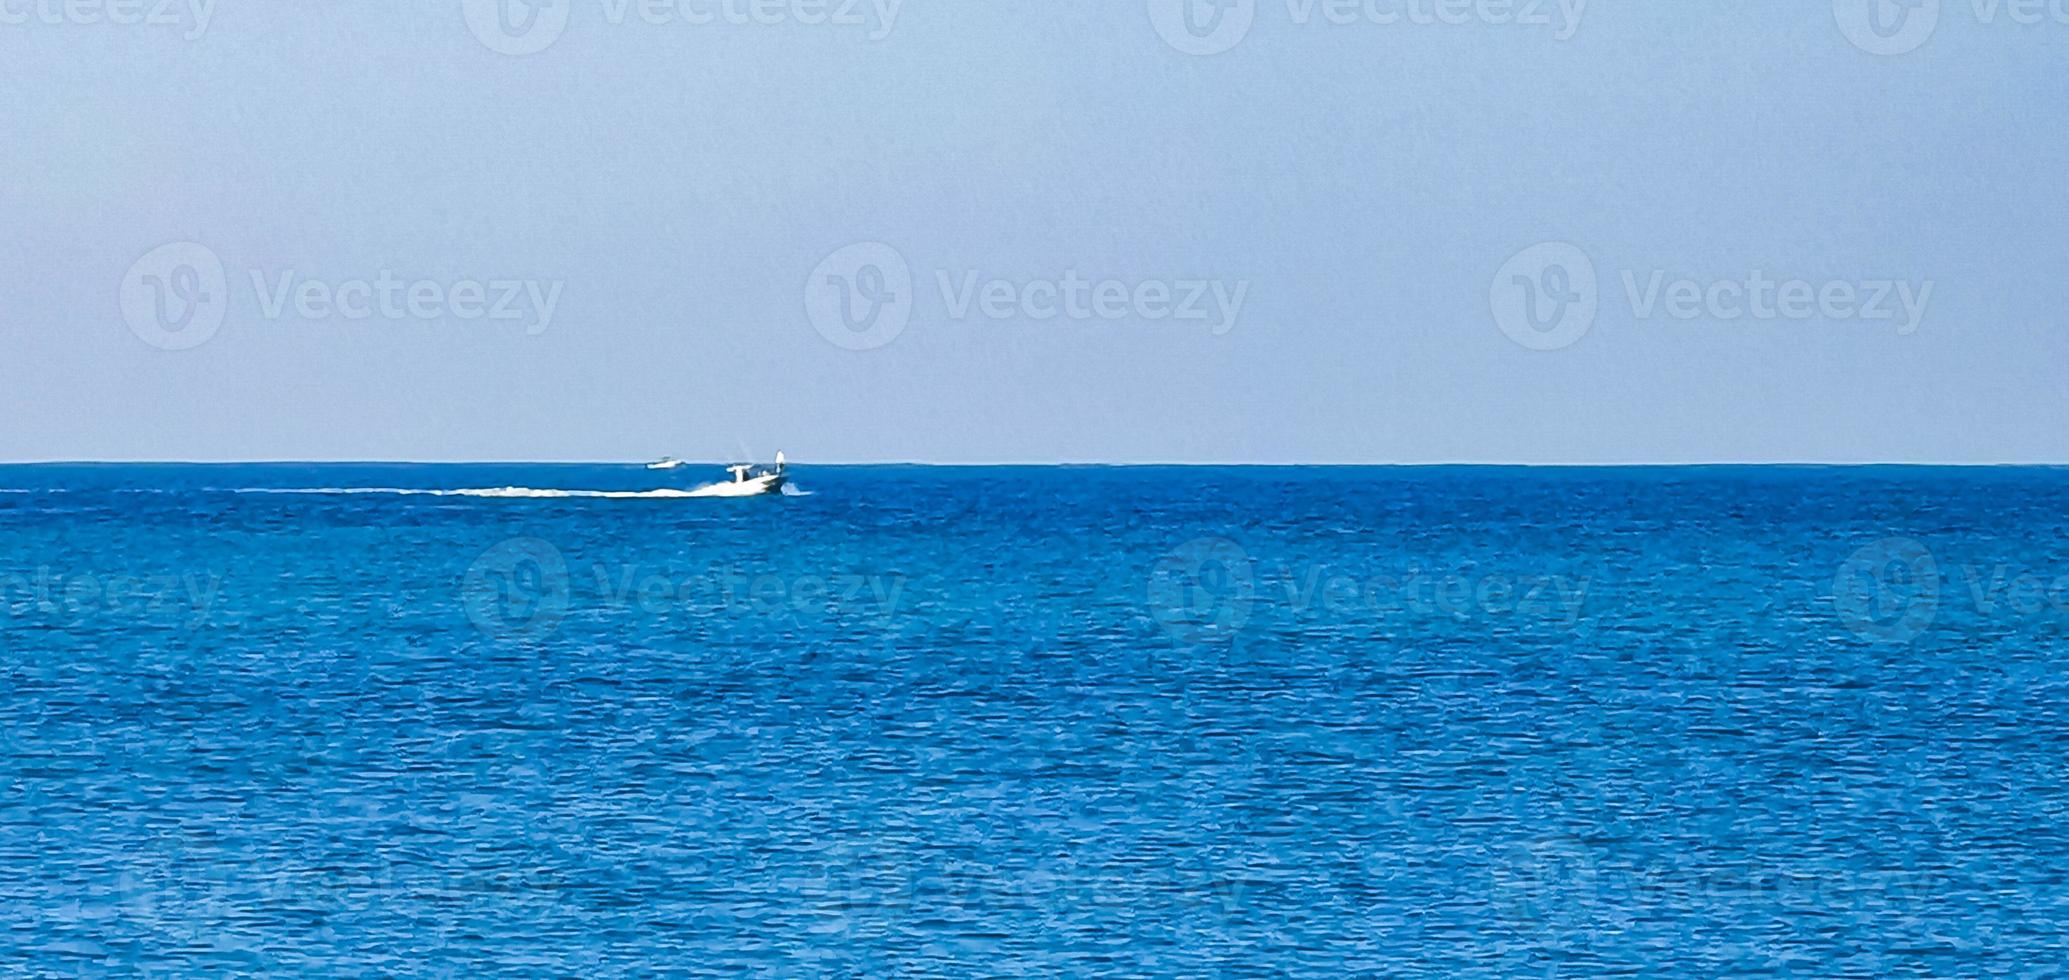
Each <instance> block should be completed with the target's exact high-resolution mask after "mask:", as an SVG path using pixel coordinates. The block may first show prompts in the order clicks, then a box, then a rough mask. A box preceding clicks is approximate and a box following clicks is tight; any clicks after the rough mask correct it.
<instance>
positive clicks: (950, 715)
mask: <svg viewBox="0 0 2069 980" xmlns="http://www.w3.org/2000/svg"><path fill="white" fill-rule="evenodd" d="M688 474H694V475H688ZM703 475H704V474H703V471H701V470H691V471H677V472H673V473H655V472H648V471H645V470H642V469H640V468H638V467H629V466H620V467H610V466H375V465H354V466H330V465H326V466H305V465H268V466H71V465H66V466H22V467H0V617H4V618H0V663H4V665H5V673H4V677H0V680H4V687H0V733H4V737H5V742H4V745H0V758H4V766H0V970H4V971H5V972H6V973H7V974H10V975H24V974H25V975H48V976H73V975H81V974H109V973H114V974H138V973H141V974H146V975H162V976H202V975H208V976H215V975H227V974H273V975H309V974H320V975H358V976H485V975H512V976H579V977H592V976H615V975H655V974H667V975H701V976H715V977H718V976H723V977H732V976H775V977H807V976H867V977H877V976H948V977H965V976H1008V977H1016V976H1030V977H1033V976H1040V977H1049V976H1313V977H1344V976H1364V975H1370V976H1433V977H1461V976H1602V975H1649V976H1718V975H1727V974H1729V975H1812V976H1823V977H1885V976H1902V975H1917V976H1942V977H1944V976H1986V975H2003V976H2029V975H2042V974H2047V973H2050V972H2052V971H2054V970H2056V969H2059V968H2061V966H2062V965H2063V963H2064V962H2065V952H2069V944H2065V935H2069V823H2065V821H2069V788H2065V787H2069V719H2065V712H2064V710H2063V707H2062V705H2063V702H2064V698H2065V695H2069V689H2065V686H2064V683H2063V677H2064V673H2065V671H2064V664H2063V658H2064V639H2065V636H2069V629H2065V627H2069V471H2062V470H2053V469H2020V468H2008V469H1912V468H1889V469H1884V468H1867V469H1829V468H1787V467H1784V468H1676V469H1503V468H1432V469H1391V468H1373V469H1363V468H1352V469H1265V468H1155V467H1146V468H969V469H963V468H928V467H800V468H798V469H797V471H796V476H797V480H798V483H799V488H800V489H801V490H802V491H804V492H803V493H802V494H800V495H796V496H788V497H780V498H761V499H752V500H704V499H683V498H681V497H679V496H662V495H651V494H649V495H632V496H622V495H621V496H606V497H598V496H566V495H559V494H554V493H541V492H538V491H567V490H586V491H610V492H616V493H619V494H636V493H637V492H640V491H648V490H652V489H655V488H659V487H663V486H674V487H678V488H680V487H684V486H688V485H690V484H691V483H694V482H695V481H697V480H698V479H700V478H702V477H703ZM432 490H442V491H493V492H492V493H443V494H438V493H427V492H398V491H432Z"/></svg>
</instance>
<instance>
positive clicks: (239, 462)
mask: <svg viewBox="0 0 2069 980" xmlns="http://www.w3.org/2000/svg"><path fill="white" fill-rule="evenodd" d="M651 462H654V460H651V459H636V460H628V459H533V460H524V459H22V460H0V466H645V465H647V464H648V463H651ZM735 462H738V461H737V460H685V461H684V466H714V467H717V466H726V465H731V464H733V463H735ZM790 463H791V465H793V466H806V467H810V466H835V467H860V466H921V467H935V468H941V469H984V468H1008V467H1013V468H1033V467H1050V468H1065V467H1084V468H1095V467H1097V468H1111V469H1128V468H1144V469H1147V468H1162V469H1186V468H1190V469H1230V468H1243V467H1254V468H1266V467H1278V468H1301V469H1376V468H1392V469H1435V468H1440V467H1484V468H1490V469H1493V468H1502V469H1697V468H1718V467H1775V468H1784V467H1828V468H1869V467H1914V468H1932V469H1951V468H1964V469H1996V468H2025V469H2039V468H2059V467H2069V461H2045V460H2035V461H2020V460H2008V461H1996V462H1974V461H1970V462H1939V461H1921V460H1698V461H1681V462H1663V461H1625V462H1592V461H1578V462H1564V461H1562V462H1515V461H1497V460H1436V461H1401V460H1388V461H1372V462H1344V461H1332V462H1317V461H1268V460H1267V461H1259V460H1237V461H1209V462H1200V461H1185V462H1181V461H1119V462H1116V461H1109V460H1038V461H1021V460H1004V461H990V462H942V461H937V460H894V459H874V460H868V459H862V460H819V461H805V462H800V461H798V460H794V459H793V460H791V461H790Z"/></svg>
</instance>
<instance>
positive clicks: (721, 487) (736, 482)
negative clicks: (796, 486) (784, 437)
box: [690, 453, 790, 497]
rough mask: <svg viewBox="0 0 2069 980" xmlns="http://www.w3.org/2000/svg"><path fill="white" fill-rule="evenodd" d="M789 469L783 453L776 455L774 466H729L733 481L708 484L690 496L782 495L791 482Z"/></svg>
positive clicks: (747, 464)
mask: <svg viewBox="0 0 2069 980" xmlns="http://www.w3.org/2000/svg"><path fill="white" fill-rule="evenodd" d="M787 469H788V466H787V465H786V464H785V462H784V460H783V454H782V453H777V454H776V465H774V466H756V465H754V464H753V463H741V464H739V465H737V466H728V467H726V472H727V473H730V474H732V475H733V478H732V479H731V480H725V481H722V482H719V483H710V484H706V485H704V486H701V487H698V488H697V489H695V490H692V491H690V495H691V496H695V497H759V496H761V495H763V494H770V493H782V492H783V484H785V483H787V482H789V480H790V476H789V474H788V472H786V471H787Z"/></svg>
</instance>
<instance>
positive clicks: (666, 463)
mask: <svg viewBox="0 0 2069 980" xmlns="http://www.w3.org/2000/svg"><path fill="white" fill-rule="evenodd" d="M688 465H690V464H688V463H685V462H683V461H682V460H679V459H676V458H675V457H673V456H663V457H662V458H660V459H657V460H655V461H653V462H651V463H648V464H647V469H650V470H679V469H682V468H683V467H685V466H688Z"/></svg>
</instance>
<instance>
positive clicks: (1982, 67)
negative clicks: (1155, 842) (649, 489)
mask: <svg viewBox="0 0 2069 980" xmlns="http://www.w3.org/2000/svg"><path fill="white" fill-rule="evenodd" d="M499 3H500V6H499ZM0 66H4V67H0V72H4V73H5V74H4V77H5V78H6V86H5V88H4V91H5V92H6V93H7V94H6V96H5V99H6V103H5V106H4V108H0V167H4V170H0V174H4V177H5V179H4V180H0V229H4V234H0V336H4V337H5V338H6V340H7V343H6V344H5V346H4V348H0V412H4V413H5V415H6V417H7V418H8V420H9V422H8V424H6V425H4V426H0V460H8V461H38V460H197V461H204V460H205V461H214V460H425V461H434V460H456V461H460V460H467V461H481V460H498V461H504V460H508V461H516V460H539V461H557V460H640V459H649V458H654V457H658V456H662V455H674V456H681V457H684V458H691V459H704V460H720V459H732V458H747V457H755V458H766V457H769V456H772V455H773V454H774V453H775V452H776V451H777V450H779V449H781V450H784V451H786V452H787V453H788V454H789V456H790V458H791V459H793V460H797V461H801V462H810V461H819V462H840V461H847V462H872V461H922V462H937V463H992V462H1116V463H1124V462H1186V463H1223V462H1256V463H1296V462H1305V463H1396V462H1399V463H1429V462H1507V463H1587V464H1613V463H1682V462H1727V461H1730V462H1769V461H1792V462H1943V463H1989V462H2056V463H2063V462H2069V425H2065V424H2064V420H2065V419H2069V384H2064V381H2063V366H2064V365H2065V364H2069V333H2065V327H2069V317H2065V311H2069V269H2065V259H2069V180H2065V179H2064V177H2063V175H2064V174H2065V173H2069V125H2065V118H2064V117H2065V113H2069V0H2048V2H2039V3H2036V2H2033V0H1946V2H1939V0H1908V2H1905V3H1899V2H1896V0H1833V2H1826V0H1749V2H1741V3H1724V2H1705V0H1689V2H1676V3H1634V2H1629V0H1589V2H1580V0H1563V3H1562V2H1561V0H1542V2H1540V0H1350V2H1347V0H1050V2H1044V3H1012V2H1000V0H991V2H982V3H974V2H968V0H625V2H620V0H556V2H552V3H547V4H543V5H541V6H538V7H531V6H527V5H526V4H524V3H522V2H521V0H430V2H425V0H418V2H400V0H351V2H345V0H308V2H302V3H294V4H282V3H274V2H263V3H262V2H257V0H128V2H125V0H73V2H71V3H69V4H68V3H65V2H60V0H0Z"/></svg>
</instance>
